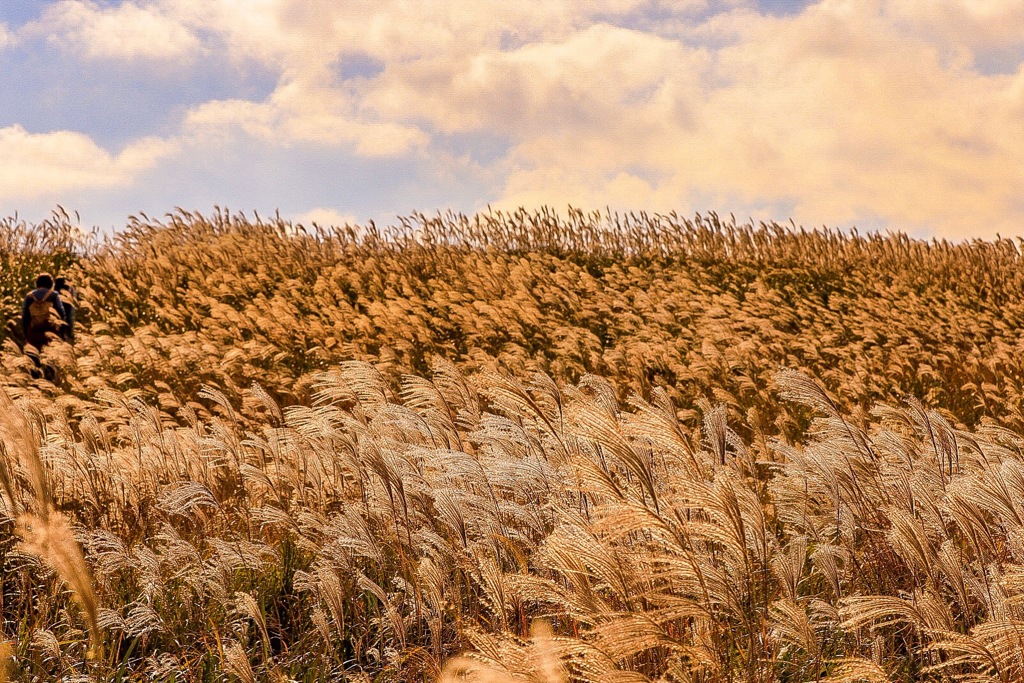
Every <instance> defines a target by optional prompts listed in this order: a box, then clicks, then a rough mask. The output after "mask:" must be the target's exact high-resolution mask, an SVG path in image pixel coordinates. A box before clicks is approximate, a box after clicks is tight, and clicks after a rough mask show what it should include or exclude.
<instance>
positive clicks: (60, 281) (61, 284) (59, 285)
mask: <svg viewBox="0 0 1024 683" xmlns="http://www.w3.org/2000/svg"><path fill="white" fill-rule="evenodd" d="M53 288H54V289H56V290H57V291H58V292H62V291H64V290H65V289H69V288H70V285H68V280H67V278H66V277H64V276H63V275H62V276H60V277H55V278H53Z"/></svg>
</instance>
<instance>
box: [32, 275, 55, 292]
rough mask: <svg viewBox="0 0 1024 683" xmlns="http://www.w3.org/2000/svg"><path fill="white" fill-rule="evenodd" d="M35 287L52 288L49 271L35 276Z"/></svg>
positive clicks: (51, 278)
mask: <svg viewBox="0 0 1024 683" xmlns="http://www.w3.org/2000/svg"><path fill="white" fill-rule="evenodd" d="M36 287H37V288H39V289H53V276H52V275H50V274H49V273H40V274H39V276H38V277H37V278H36Z"/></svg>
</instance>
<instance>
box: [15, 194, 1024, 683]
mask: <svg viewBox="0 0 1024 683" xmlns="http://www.w3.org/2000/svg"><path fill="white" fill-rule="evenodd" d="M616 223H617V224H616ZM413 227H415V228H416V231H415V233H416V234H415V237H411V236H408V235H411V234H412V232H413V230H412V228H413ZM409 228H410V229H409V231H408V234H404V233H403V232H402V231H401V230H398V231H394V232H391V233H388V232H387V231H377V230H374V229H370V228H366V229H358V230H357V229H354V228H353V229H338V230H333V231H325V230H320V231H305V232H303V231H297V232H296V231H295V230H292V229H291V228H290V226H287V225H285V224H283V223H281V222H273V223H270V224H267V223H258V222H250V221H246V220H244V219H242V218H240V217H237V216H230V215H228V214H217V215H215V216H213V217H212V218H205V217H202V216H194V215H190V214H185V213H179V214H176V215H174V216H171V217H169V218H168V220H167V222H166V224H156V223H153V222H151V221H148V219H145V218H143V219H140V220H138V221H136V222H134V223H133V224H132V225H131V226H129V228H128V229H127V230H126V231H125V232H124V233H122V234H121V235H119V236H118V237H116V238H115V239H114V240H112V241H110V242H108V243H107V244H93V245H91V246H89V247H88V248H87V249H84V250H83V251H82V252H81V253H80V254H78V255H76V256H75V258H76V259H77V265H76V266H75V270H74V271H73V272H74V274H75V279H76V280H77V281H78V284H79V286H80V294H81V295H82V296H81V298H82V308H83V310H82V314H83V319H84V324H85V326H84V329H83V330H81V334H80V335H79V341H78V344H77V345H76V346H75V347H74V348H73V349H72V348H71V347H68V346H67V345H53V346H52V347H51V348H49V349H47V358H48V362H50V363H53V364H55V365H58V366H59V367H60V368H61V372H60V373H59V375H58V377H57V379H56V380H55V382H53V383H48V382H42V381H35V382H33V381H31V380H30V378H29V376H28V373H27V372H26V370H25V368H24V361H22V360H21V359H20V357H19V354H18V353H17V349H16V348H12V347H11V345H10V343H8V346H7V347H5V350H4V351H3V353H0V363H2V365H3V367H4V370H5V374H4V376H3V377H4V379H3V380H2V383H3V384H4V385H6V391H7V392H8V393H3V392H0V437H2V443H3V444H4V446H3V455H4V458H3V462H2V463H0V465H2V467H0V483H2V484H3V489H4V499H5V504H6V507H5V511H4V519H3V520H2V521H3V523H4V525H5V529H6V530H7V531H6V532H5V533H6V536H5V537H4V539H3V540H0V591H2V593H0V595H2V600H3V612H4V615H5V620H4V622H3V624H2V630H3V633H2V634H0V638H2V639H3V640H4V641H8V642H10V643H12V660H11V661H12V668H11V675H12V676H13V677H14V678H18V679H29V678H31V677H37V678H39V679H46V680H49V679H59V678H64V679H69V680H70V679H76V678H86V677H91V678H93V679H107V680H114V679H119V680H153V679H156V680H176V681H182V680H188V681H213V680H225V679H227V680H242V681H258V680H282V681H283V680H301V681H316V680H324V681H327V680H342V679H358V680H366V681H370V680H380V681H389V680H413V679H416V680H436V679H441V680H446V681H455V680H477V681H481V682H483V681H512V680H515V681H545V682H555V681H558V682H559V683H562V682H563V681H564V682H567V681H626V680H629V681H638V682H639V681H654V680H659V681H660V680H664V681H686V682H688V683H713V682H715V683H717V682H719V681H722V682H726V681H729V682H731V681H752V682H764V683H775V682H779V683H781V682H786V681H822V682H824V681H836V682H838V681H849V682H851V683H852V682H854V681H912V680H913V681H917V680H930V681H1000V682H1006V683H1008V682H1010V681H1015V680H1021V679H1022V678H1024V665H1022V660H1021V658H1020V652H1021V643H1022V642H1024V641H1022V640H1021V634H1022V633H1024V631H1022V625H1024V611H1022V610H1024V505H1022V504H1021V501H1024V414H1022V412H1021V381H1022V378H1024V373H1022V372H1021V360H1020V357H1021V354H1020V353H1018V350H1019V348H1020V341H1019V337H1020V334H1019V332H1018V330H1019V329H1021V328H1020V325H1019V323H1020V322H1021V318H1022V315H1021V313H1022V311H1024V308H1022V306H1021V303H1020V301H1019V292H1020V291H1024V283H1022V282H1021V279H1022V275H1021V274H1020V265H1021V263H1020V261H1021V259H1020V255H1019V254H1018V252H1017V249H1016V246H1015V245H1014V244H1013V243H1011V242H1007V241H1002V242H997V243H980V242H979V243H973V244H966V245H950V244H944V243H940V244H927V243H923V242H917V241H913V240H909V239H907V238H905V237H902V236H893V237H884V238H883V237H875V236H868V237H861V236H845V235H840V234H838V233H832V232H813V233H799V232H792V231H784V230H782V229H781V228H778V227H777V226H765V227H762V228H753V227H743V226H739V227H737V226H734V225H731V224H727V225H723V224H721V223H720V222H719V221H718V219H717V217H713V216H712V217H710V218H703V219H701V218H698V219H697V220H695V221H685V220H682V219H679V218H677V217H672V216H667V217H666V216H633V217H612V216H605V217H599V216H587V215H583V214H579V213H573V214H571V215H570V216H568V217H562V218H558V217H555V216H554V215H553V214H550V213H545V212H542V213H538V214H526V213H517V214H511V215H509V214H490V215H484V216H477V217H473V218H467V217H459V216H441V217H435V218H430V217H424V216H419V217H414V218H413V219H411V220H410V222H409ZM44 256H45V254H44ZM20 286H24V283H21V284H19V287H20ZM11 397H13V398H11ZM16 529H20V530H21V532H20V533H21V534H22V538H23V540H22V541H21V542H20V543H19V542H16V540H15V539H16V535H15V533H14V531H15V530H16ZM81 549H84V553H83V552H82V550H81ZM67 588H70V591H69V590H67ZM75 604H77V605H78V607H72V606H73V605H75ZM101 645H102V647H100V646H101ZM90 650H92V653H93V654H92V656H91V657H90V656H89V652H90Z"/></svg>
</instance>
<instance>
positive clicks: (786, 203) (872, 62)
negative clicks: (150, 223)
mask: <svg viewBox="0 0 1024 683" xmlns="http://www.w3.org/2000/svg"><path fill="white" fill-rule="evenodd" d="M1021 26H1024V2H1021V1H1020V0H821V1H820V2H809V1H803V0H587V1H582V2H573V1H572V0H540V1H538V0H525V1H518V0H503V1H500V2H497V1H495V2H492V1H490V0H467V1H463V2H447V3H445V2H439V1H430V0H420V1H417V0H123V1H122V0H102V1H101V0H59V1H43V0H0V216H13V215H15V214H17V215H18V216H19V217H21V218H24V219H25V220H28V221H30V222H36V221H39V220H41V219H43V218H45V217H46V216H48V215H49V214H50V212H51V211H53V210H54V209H55V208H56V207H57V206H61V207H63V208H64V209H66V210H67V211H69V212H77V213H78V215H79V216H80V220H81V223H82V225H83V226H85V227H92V226H98V227H99V228H101V229H103V230H109V229H117V228H119V227H122V226H124V225H125V224H126V223H127V221H128V218H129V216H132V215H140V214H146V215H148V216H150V217H155V218H158V219H159V218H161V217H163V216H165V215H166V214H169V213H172V212H174V211H175V210H176V209H178V208H181V209H185V210H189V211H199V212H201V213H212V212H213V211H214V207H221V208H223V209H228V210H230V211H232V212H244V213H246V214H247V215H250V216H251V215H253V214H254V213H258V214H259V215H261V216H270V215H273V214H274V213H275V212H277V213H279V214H280V215H281V216H282V217H284V218H286V219H288V220H291V221H294V222H301V223H305V224H310V223H314V222H316V223H320V224H325V225H329V224H344V223H347V222H350V223H361V222H365V221H368V220H371V219H372V220H375V221H377V222H378V223H385V224H387V223H393V222H395V218H396V217H397V216H405V215H409V214H410V213H412V212H413V211H421V212H424V213H428V214H431V213H436V212H437V211H442V212H443V211H447V210H449V209H450V210H454V211H461V212H466V213H471V212H475V211H482V210H486V209H487V208H488V207H493V208H499V209H514V208H516V207H520V206H524V207H527V208H536V207H539V206H542V205H546V206H550V207H553V208H555V209H557V210H564V209H565V208H567V207H569V206H572V207H576V208H581V209H585V210H595V209H601V210H603V209H606V208H610V209H612V210H618V211H630V210H646V211H648V212H669V211H675V212H676V213H677V214H680V215H693V214H694V213H707V212H709V211H715V212H717V213H718V214H719V215H724V216H727V215H729V214H730V213H731V214H733V215H734V216H735V217H736V219H737V221H739V222H746V221H747V220H753V221H755V222H757V221H772V220H775V221H778V222H780V223H789V221H790V220H791V219H792V221H793V222H794V223H795V224H797V225H802V226H805V227H809V228H810V227H819V226H823V225H824V226H828V227H835V228H842V229H847V228H852V227H856V228H858V229H860V230H862V231H864V230H893V231H896V230H898V231H903V232H907V233H910V234H912V235H915V236H921V237H939V238H947V239H954V240H959V239H966V238H973V237H983V238H991V237H993V236H995V235H996V234H1000V235H1003V236H1024V31H1021V30H1019V27H1021Z"/></svg>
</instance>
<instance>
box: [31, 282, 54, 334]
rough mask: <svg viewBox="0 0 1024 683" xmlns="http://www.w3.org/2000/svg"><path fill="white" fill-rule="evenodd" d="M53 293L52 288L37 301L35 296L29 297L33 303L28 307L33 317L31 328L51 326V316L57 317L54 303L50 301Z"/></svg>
mask: <svg viewBox="0 0 1024 683" xmlns="http://www.w3.org/2000/svg"><path fill="white" fill-rule="evenodd" d="M51 292H53V287H50V289H49V291H48V292H46V294H44V295H43V298H42V299H37V298H36V297H35V295H34V294H30V295H29V296H31V297H32V303H30V304H29V305H28V313H29V315H30V316H31V317H32V322H31V323H30V328H32V329H35V328H37V327H45V326H49V324H50V316H51V315H54V316H55V315H56V311H54V310H53V302H52V301H50V293H51Z"/></svg>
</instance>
